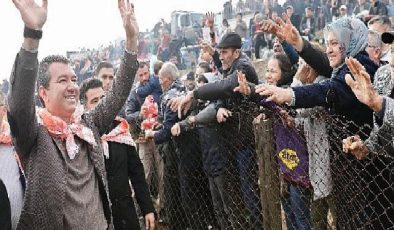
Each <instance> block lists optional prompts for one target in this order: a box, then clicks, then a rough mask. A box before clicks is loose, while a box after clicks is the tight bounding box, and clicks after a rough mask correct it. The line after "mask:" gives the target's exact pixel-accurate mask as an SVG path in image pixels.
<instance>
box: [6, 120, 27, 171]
mask: <svg viewBox="0 0 394 230" xmlns="http://www.w3.org/2000/svg"><path fill="white" fill-rule="evenodd" d="M0 145H7V146H11V145H12V137H11V130H10V125H9V124H8V122H6V121H2V122H1V126H0ZM14 156H15V159H16V162H17V163H18V166H19V169H20V171H21V172H22V174H24V171H23V168H22V163H21V160H20V159H19V155H18V154H17V153H16V152H15V151H14Z"/></svg>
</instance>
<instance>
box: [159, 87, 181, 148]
mask: <svg viewBox="0 0 394 230" xmlns="http://www.w3.org/2000/svg"><path fill="white" fill-rule="evenodd" d="M185 93H186V88H185V87H184V86H183V85H182V84H181V83H180V82H178V81H175V82H173V83H172V85H171V87H170V89H169V90H168V91H167V92H165V93H163V95H162V97H161V99H160V102H161V103H160V115H161V119H162V125H163V126H162V128H161V129H160V130H159V131H158V132H157V133H155V135H154V137H153V139H154V141H155V143H156V144H162V143H164V142H167V141H169V140H171V128H172V126H173V125H175V123H177V122H178V121H179V119H178V113H177V112H174V111H172V110H171V108H170V107H169V106H167V102H168V101H169V100H171V99H172V98H174V97H177V96H180V95H182V94H185Z"/></svg>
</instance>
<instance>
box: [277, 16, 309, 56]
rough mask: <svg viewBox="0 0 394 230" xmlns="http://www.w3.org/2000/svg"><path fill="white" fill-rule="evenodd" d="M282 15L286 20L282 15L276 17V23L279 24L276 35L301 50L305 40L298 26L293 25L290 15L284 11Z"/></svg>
mask: <svg viewBox="0 0 394 230" xmlns="http://www.w3.org/2000/svg"><path fill="white" fill-rule="evenodd" d="M282 17H283V19H284V20H285V21H283V20H282V19H281V18H280V17H278V18H276V23H277V24H278V25H279V27H278V29H277V31H276V36H277V37H278V38H279V39H280V40H285V41H287V42H288V43H289V44H290V45H292V46H293V47H294V48H295V49H296V50H297V51H301V50H302V48H303V47H304V41H303V40H302V37H301V35H300V33H299V32H298V30H297V28H296V27H295V26H293V24H292V23H291V21H290V18H289V16H287V14H285V13H283V14H282Z"/></svg>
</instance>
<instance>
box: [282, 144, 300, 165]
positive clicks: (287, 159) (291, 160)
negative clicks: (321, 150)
mask: <svg viewBox="0 0 394 230" xmlns="http://www.w3.org/2000/svg"><path fill="white" fill-rule="evenodd" d="M278 155H279V159H280V160H281V161H282V162H283V163H284V164H285V165H286V167H287V168H288V169H290V170H293V169H294V168H295V167H297V166H298V164H299V163H300V159H299V158H298V156H297V152H296V151H294V150H292V149H283V150H282V151H280V152H279V154H278Z"/></svg>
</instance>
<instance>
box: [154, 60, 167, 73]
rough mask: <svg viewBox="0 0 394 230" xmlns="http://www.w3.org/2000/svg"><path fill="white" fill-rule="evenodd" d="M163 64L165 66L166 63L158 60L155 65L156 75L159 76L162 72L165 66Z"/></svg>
mask: <svg viewBox="0 0 394 230" xmlns="http://www.w3.org/2000/svg"><path fill="white" fill-rule="evenodd" d="M163 64H164V62H162V61H160V60H157V61H156V62H155V64H154V65H153V73H154V74H155V75H159V71H160V69H161V67H162V66H163Z"/></svg>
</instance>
